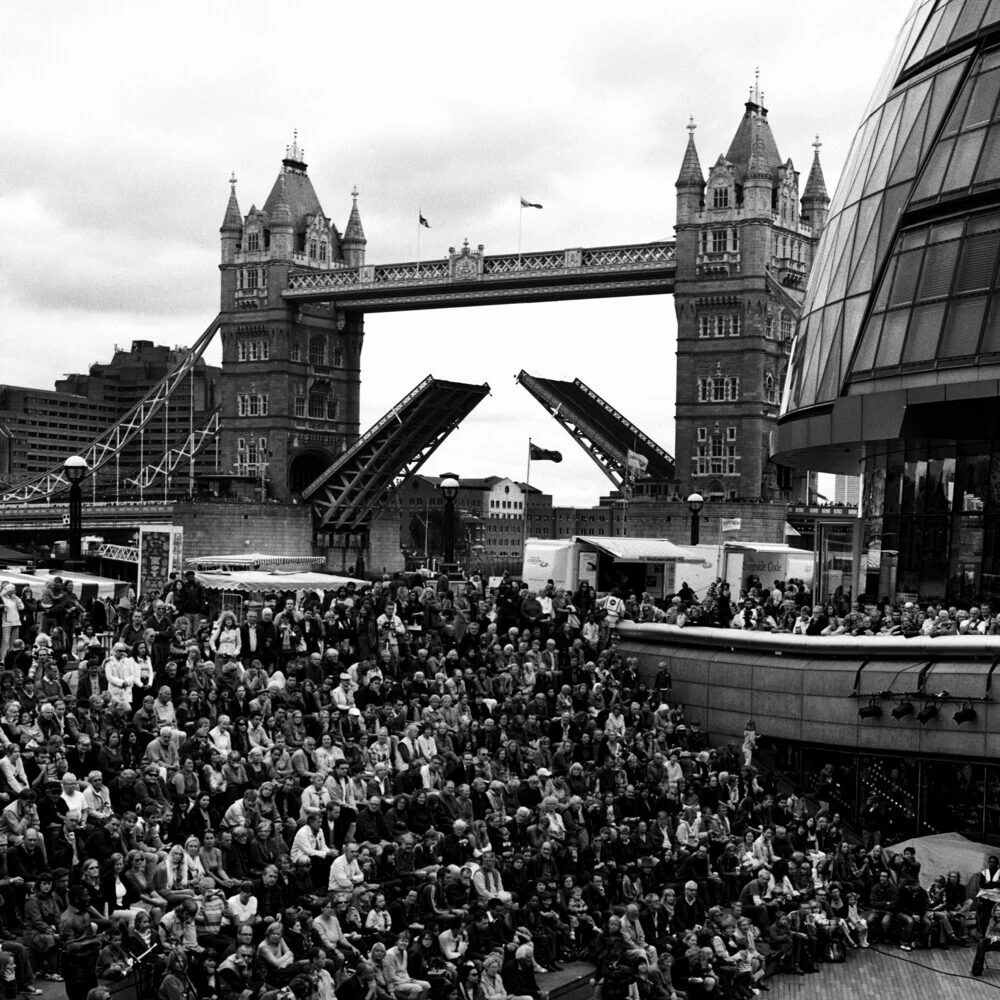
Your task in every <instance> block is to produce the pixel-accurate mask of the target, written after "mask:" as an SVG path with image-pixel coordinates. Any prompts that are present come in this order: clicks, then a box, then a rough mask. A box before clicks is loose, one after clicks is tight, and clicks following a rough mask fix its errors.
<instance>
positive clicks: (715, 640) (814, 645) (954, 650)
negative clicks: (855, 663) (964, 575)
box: [617, 622, 1000, 660]
mask: <svg viewBox="0 0 1000 1000" xmlns="http://www.w3.org/2000/svg"><path fill="white" fill-rule="evenodd" d="M617 632H618V635H619V636H621V637H627V638H628V639H631V640H633V641H637V642H640V641H642V640H643V639H651V640H652V639H661V640H668V641H669V642H670V643H671V644H673V645H677V646H690V647H694V648H701V649H704V648H711V647H714V648H721V649H741V650H745V651H747V652H753V653H756V654H761V653H775V654H780V653H783V652H784V653H800V654H806V655H808V656H810V657H811V658H814V659H816V658H820V657H824V656H835V657H843V656H844V655H845V654H850V653H853V654H855V655H857V656H861V657H871V658H873V659H874V658H876V657H884V656H909V657H911V658H912V659H915V660H936V659H941V658H942V657H943V656H946V655H951V656H954V655H960V656H965V657H969V658H974V657H984V658H986V657H988V658H990V659H993V658H994V657H1000V636H992V635H984V636H968V635H963V636H942V637H940V638H937V639H931V638H929V637H928V636H915V637H914V638H912V639H897V638H895V637H892V636H861V637H856V636H842V635H828V636H806V635H786V634H784V633H776V632H744V631H742V630H741V629H725V628H701V627H697V626H695V627H691V628H678V627H677V626H676V625H639V624H637V623H635V622H619V623H618V625H617Z"/></svg>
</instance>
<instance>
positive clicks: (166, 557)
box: [136, 524, 184, 597]
mask: <svg viewBox="0 0 1000 1000" xmlns="http://www.w3.org/2000/svg"><path fill="white" fill-rule="evenodd" d="M183 562H184V529H183V528H182V527H180V526H178V525H173V524H163V525H150V526H148V527H141V528H140V529H139V580H138V583H137V585H136V593H137V594H139V595H142V594H149V595H150V596H152V595H154V594H155V595H156V596H157V597H158V596H159V595H160V593H161V592H162V591H163V589H164V588H165V587H166V586H167V584H168V583H169V582H170V574H171V573H178V574H179V573H181V572H182V570H183V568H184V567H183Z"/></svg>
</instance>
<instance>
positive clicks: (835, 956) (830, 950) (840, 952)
mask: <svg viewBox="0 0 1000 1000" xmlns="http://www.w3.org/2000/svg"><path fill="white" fill-rule="evenodd" d="M825 959H826V961H827V962H846V961H847V953H846V952H845V951H844V942H843V941H831V942H830V943H829V944H828V945H827V946H826V956H825Z"/></svg>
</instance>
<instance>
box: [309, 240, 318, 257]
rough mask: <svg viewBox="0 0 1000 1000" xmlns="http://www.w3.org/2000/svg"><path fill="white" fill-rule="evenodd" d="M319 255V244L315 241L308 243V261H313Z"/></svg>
mask: <svg viewBox="0 0 1000 1000" xmlns="http://www.w3.org/2000/svg"><path fill="white" fill-rule="evenodd" d="M318 255H319V244H318V243H317V242H316V241H315V240H310V241H309V259H310V260H315V259H316V258H317V256H318Z"/></svg>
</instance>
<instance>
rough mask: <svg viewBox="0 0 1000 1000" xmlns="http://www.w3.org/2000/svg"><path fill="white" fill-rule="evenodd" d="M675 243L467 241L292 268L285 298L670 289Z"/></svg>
mask: <svg viewBox="0 0 1000 1000" xmlns="http://www.w3.org/2000/svg"><path fill="white" fill-rule="evenodd" d="M676 270H677V264H676V260H675V257H674V242H673V241H672V240H670V241H659V242H655V243H638V244H630V245H624V246H613V247H577V248H573V249H568V250H553V251H544V252H541V253H524V254H499V255H487V254H484V253H483V247H482V245H480V246H479V247H478V248H477V249H476V250H472V249H471V248H470V247H469V246H468V241H466V245H465V246H463V247H462V248H461V250H458V251H456V250H455V248H454V247H452V248H451V249H450V251H449V255H448V257H446V258H444V259H441V260H427V261H420V262H417V261H412V262H408V263H403V264H385V265H376V264H365V265H362V266H361V267H355V268H338V269H336V270H331V271H321V272H316V271H292V272H291V273H290V274H289V276H288V287H287V288H286V289H285V290H284V291H283V292H282V295H283V297H284V298H285V299H286V300H292V301H298V302H329V303H332V304H333V305H334V306H335V307H336V308H338V309H351V310H361V311H363V312H366V313H369V312H392V311H394V310H414V309H442V308H448V307H455V306H476V305H499V304H502V303H511V302H546V301H551V300H554V299H558V300H560V301H564V300H566V299H586V298H596V297H600V298H612V297H615V296H624V295H669V294H672V293H673V290H674V276H675V273H676Z"/></svg>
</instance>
